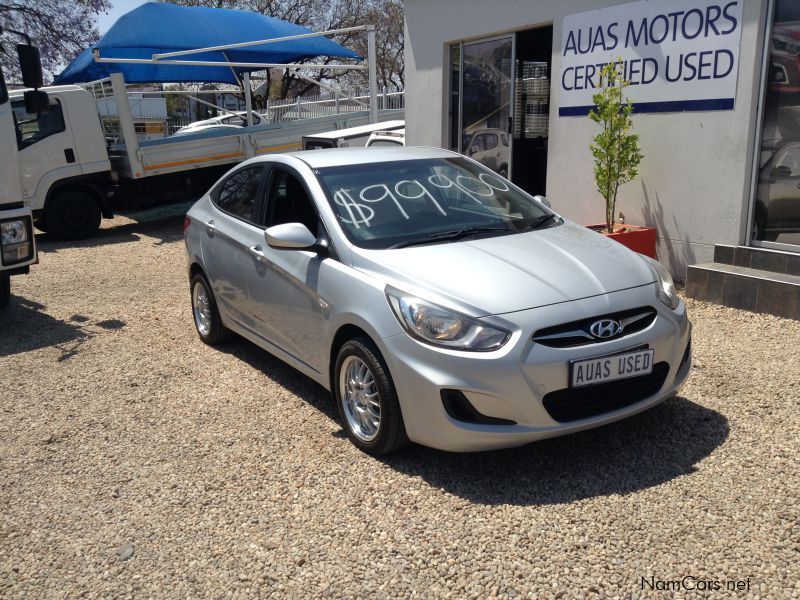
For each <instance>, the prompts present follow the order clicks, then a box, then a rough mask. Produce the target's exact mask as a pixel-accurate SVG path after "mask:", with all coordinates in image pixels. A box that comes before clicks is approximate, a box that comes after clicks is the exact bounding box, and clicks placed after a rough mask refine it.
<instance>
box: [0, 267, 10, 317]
mask: <svg viewBox="0 0 800 600" xmlns="http://www.w3.org/2000/svg"><path fill="white" fill-rule="evenodd" d="M10 302H11V277H9V276H8V275H0V310H3V309H4V308H7V307H8V305H9V303H10Z"/></svg>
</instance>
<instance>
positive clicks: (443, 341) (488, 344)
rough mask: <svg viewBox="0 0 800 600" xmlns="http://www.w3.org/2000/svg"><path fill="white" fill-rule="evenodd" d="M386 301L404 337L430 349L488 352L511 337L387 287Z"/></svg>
mask: <svg viewBox="0 0 800 600" xmlns="http://www.w3.org/2000/svg"><path fill="white" fill-rule="evenodd" d="M386 298H387V299H388V300H389V305H390V306H391V307H392V310H393V311H394V314H395V316H396V317H397V320H398V321H400V324H401V325H402V326H403V328H404V329H405V330H406V331H407V332H408V334H409V335H411V336H412V337H414V338H416V339H418V340H420V341H423V342H425V343H427V344H431V345H433V346H440V347H442V348H451V349H453V350H471V351H475V352H488V351H490V350H497V349H498V348H500V347H502V346H503V345H504V344H505V343H506V342H507V341H508V339H509V338H510V337H511V333H510V332H508V331H506V330H505V329H500V328H498V327H493V326H491V325H487V324H486V323H482V322H480V321H479V320H478V319H474V318H472V317H468V316H466V315H462V314H460V313H457V312H455V311H452V310H450V309H448V308H444V307H442V306H439V305H438V304H434V303H433V302H428V301H427V300H422V299H421V298H417V297H416V296H413V295H411V294H406V293H405V292H401V291H400V290H396V289H394V288H391V287H387V288H386Z"/></svg>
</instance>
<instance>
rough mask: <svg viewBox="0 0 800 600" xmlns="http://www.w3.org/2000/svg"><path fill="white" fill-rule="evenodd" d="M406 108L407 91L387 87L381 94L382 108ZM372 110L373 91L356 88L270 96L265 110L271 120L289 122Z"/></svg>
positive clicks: (262, 112) (261, 110)
mask: <svg viewBox="0 0 800 600" xmlns="http://www.w3.org/2000/svg"><path fill="white" fill-rule="evenodd" d="M404 108H405V93H404V92H402V91H394V92H390V91H388V90H387V89H386V88H384V89H383V91H382V92H381V93H380V94H379V95H378V110H401V109H404ZM363 110H369V94H367V93H364V92H362V91H361V90H356V91H354V92H352V93H348V94H340V95H335V94H333V93H324V94H319V95H316V96H297V97H296V98H291V99H286V100H267V101H266V102H265V103H264V107H263V109H260V110H259V111H258V112H259V113H261V114H263V115H264V116H265V117H266V118H267V121H268V122H270V123H287V122H290V121H297V120H299V119H312V118H314V117H326V116H328V115H339V114H342V113H349V112H359V111H363Z"/></svg>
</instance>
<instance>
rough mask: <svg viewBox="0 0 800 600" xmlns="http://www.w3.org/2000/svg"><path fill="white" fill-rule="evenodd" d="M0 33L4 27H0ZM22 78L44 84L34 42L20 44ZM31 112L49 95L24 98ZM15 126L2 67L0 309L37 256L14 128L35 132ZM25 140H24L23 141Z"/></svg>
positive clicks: (28, 134)
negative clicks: (16, 278)
mask: <svg viewBox="0 0 800 600" xmlns="http://www.w3.org/2000/svg"><path fill="white" fill-rule="evenodd" d="M0 32H1V30H0ZM17 48H18V53H19V63H20V67H21V71H22V79H23V81H25V82H26V84H27V85H31V86H32V87H40V86H41V85H42V67H41V63H40V61H39V51H38V49H36V48H34V47H33V46H31V45H29V44H28V45H20V46H18V47H17ZM23 102H24V103H25V104H27V106H28V109H29V110H30V111H31V113H32V114H41V115H42V117H43V118H44V116H45V115H46V114H47V113H45V112H42V111H46V110H47V105H48V98H47V94H45V93H43V92H39V91H36V90H32V91H31V92H29V93H28V94H25V96H24V97H23ZM22 127H24V128H25V129H23V131H24V134H22V133H21V131H20V129H19V128H15V122H14V113H13V112H12V108H11V100H10V97H9V93H8V88H7V87H6V81H5V77H4V76H3V71H2V69H0V140H3V143H0V309H3V308H6V307H7V306H8V303H9V301H10V299H11V277H13V276H15V275H22V274H26V273H28V271H29V269H30V265H32V264H34V263H35V262H36V261H37V260H38V259H37V254H36V239H35V238H34V234H33V213H32V211H31V208H30V206H28V205H27V204H26V203H25V201H24V197H23V191H22V185H21V183H20V170H19V154H18V150H17V145H16V144H14V142H13V140H14V138H15V131H16V137H17V140H18V141H20V137H25V138H26V139H30V138H31V136H32V135H35V134H34V133H33V132H32V131H31V128H29V127H28V126H27V124H23V125H22ZM20 143H24V141H22V142H20Z"/></svg>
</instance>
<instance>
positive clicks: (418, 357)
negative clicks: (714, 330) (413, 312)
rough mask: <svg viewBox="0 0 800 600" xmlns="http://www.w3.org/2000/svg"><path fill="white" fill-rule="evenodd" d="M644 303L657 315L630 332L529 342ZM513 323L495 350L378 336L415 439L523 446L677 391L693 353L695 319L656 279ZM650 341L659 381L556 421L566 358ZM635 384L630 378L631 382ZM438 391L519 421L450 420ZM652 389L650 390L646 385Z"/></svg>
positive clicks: (507, 321)
mask: <svg viewBox="0 0 800 600" xmlns="http://www.w3.org/2000/svg"><path fill="white" fill-rule="evenodd" d="M642 306H652V307H653V308H655V309H656V310H657V316H656V318H655V320H654V321H653V322H652V323H651V324H650V325H649V326H648V327H647V328H645V329H643V330H642V331H639V332H637V333H634V334H632V335H628V336H623V337H621V338H619V339H615V340H612V341H607V342H600V343H592V344H587V345H584V346H579V347H573V348H553V347H548V346H544V345H542V344H539V343H536V342H534V341H533V340H532V339H531V335H532V334H533V332H535V331H537V330H539V329H542V328H545V327H550V326H556V325H559V324H561V323H566V322H570V321H573V320H575V318H576V315H577V317H578V318H580V317H581V316H585V317H591V316H595V315H602V314H608V313H610V312H615V311H623V310H627V309H632V308H638V307H642ZM494 321H495V322H496V323H497V324H502V326H504V327H505V328H507V329H510V330H512V331H513V332H514V333H513V336H512V339H511V340H510V341H509V342H508V343H507V344H506V346H504V347H503V348H501V349H500V350H498V351H495V352H487V353H480V352H460V351H452V350H445V349H440V348H434V347H432V346H429V345H426V344H423V343H421V342H418V341H416V340H414V339H412V338H411V337H409V336H408V335H406V334H405V333H403V334H400V335H396V336H392V337H389V338H385V339H383V340H380V341H379V344H378V345H379V347H380V350H381V352H382V353H383V356H384V357H385V359H386V361H387V363H388V366H389V371H390V373H391V374H392V378H393V381H394V384H395V387H396V389H397V393H398V397H399V400H400V405H401V408H402V411H403V419H404V421H405V426H406V431H407V433H408V436H409V438H410V439H411V440H412V441H414V442H417V443H420V444H423V445H425V446H430V447H433V448H439V449H441V450H449V451H456V452H469V451H477V450H490V449H496V448H507V447H513V446H521V445H523V444H527V443H529V442H533V441H536V440H540V439H545V438H549V437H555V436H559V435H564V434H568V433H573V432H576V431H581V430H583V429H589V428H592V427H598V426H600V425H604V424H606V423H611V422H613V421H617V420H619V419H622V418H625V417H628V416H630V415H633V414H636V413H638V412H641V411H643V410H646V409H648V408H650V407H652V406H654V405H656V404H658V403H659V402H661V401H663V400H665V399H667V398H669V397H671V396H673V395H675V394H676V393H677V392H678V391H679V390H680V388H681V386H682V385H683V383H684V382H685V381H686V378H687V377H688V374H689V371H690V369H691V357H690V356H689V357H688V358H687V359H686V360H685V361H684V360H683V359H684V357H685V355H686V353H687V346H688V344H689V340H690V331H691V325H690V323H689V321H688V319H687V317H686V311H685V307H684V306H683V304H681V305H680V306H679V307H678V309H677V310H675V311H672V310H669V309H668V308H667V307H665V306H663V305H661V304H660V303H659V302H658V300H657V299H656V298H655V291H654V289H653V285H650V286H644V287H641V288H635V289H632V290H624V291H621V292H615V293H612V294H606V295H604V296H598V297H594V298H587V299H584V300H579V301H575V302H569V303H564V304H557V305H552V306H547V307H542V308H537V309H530V310H525V311H520V312H517V313H512V314H510V315H504V316H499V317H495V318H494ZM643 345H647V346H649V347H650V348H652V349H653V350H654V359H653V362H654V363H655V364H658V363H666V366H665V367H664V368H665V369H667V372H666V376H665V378H664V380H663V384H661V385H660V387H658V386H657V391H656V392H655V393H652V394H649V395H647V396H646V397H644V398H641V399H639V400H637V401H635V402H633V403H629V404H627V405H625V406H623V407H621V408H617V409H612V410H609V411H608V412H603V413H601V414H598V415H595V416H592V417H588V418H581V419H577V420H572V421H568V422H559V421H556V420H555V419H554V418H553V417H552V416H551V414H550V413H549V412H548V410H547V409H546V408H545V405H544V403H543V399H544V396H545V395H546V394H548V393H550V392H554V391H557V390H563V389H565V388H567V387H568V378H569V366H568V365H569V361H571V360H576V359H584V358H591V357H595V356H601V355H604V354H611V353H615V352H620V351H625V350H627V349H631V348H637V347H641V346H643ZM629 381H633V380H629ZM442 390H458V391H460V392H462V393H463V394H464V396H465V397H466V398H467V399H468V400H469V402H470V403H471V404H472V406H474V408H475V409H477V411H479V412H480V413H482V414H483V415H486V416H489V417H493V418H496V419H505V420H507V421H513V422H514V424H508V425H495V424H479V423H474V422H465V421H462V420H457V419H454V418H453V417H451V416H450V414H448V412H447V411H446V410H445V408H444V405H443V402H442V397H441V392H442ZM648 393H649V392H648Z"/></svg>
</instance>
